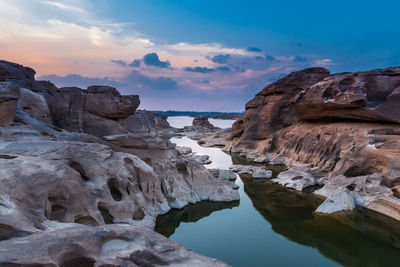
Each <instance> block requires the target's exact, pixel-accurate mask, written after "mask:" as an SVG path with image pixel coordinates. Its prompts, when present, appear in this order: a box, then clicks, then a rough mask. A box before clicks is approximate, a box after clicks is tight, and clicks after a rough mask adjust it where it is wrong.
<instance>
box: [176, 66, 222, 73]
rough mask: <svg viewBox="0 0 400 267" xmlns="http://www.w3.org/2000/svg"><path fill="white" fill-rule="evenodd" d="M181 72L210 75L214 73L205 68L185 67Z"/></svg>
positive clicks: (212, 70)
mask: <svg viewBox="0 0 400 267" xmlns="http://www.w3.org/2000/svg"><path fill="white" fill-rule="evenodd" d="M183 70H184V71H187V72H199V73H210V72H214V71H215V69H210V68H207V67H194V68H192V67H185V68H184V69H183Z"/></svg>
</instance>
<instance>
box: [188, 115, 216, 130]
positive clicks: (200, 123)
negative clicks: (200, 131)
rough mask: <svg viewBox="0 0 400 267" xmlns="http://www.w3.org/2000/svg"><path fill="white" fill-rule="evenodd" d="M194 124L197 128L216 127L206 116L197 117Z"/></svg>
mask: <svg viewBox="0 0 400 267" xmlns="http://www.w3.org/2000/svg"><path fill="white" fill-rule="evenodd" d="M192 126H193V127H195V128H199V127H201V128H207V129H214V125H212V124H211V123H210V122H209V121H208V118H206V117H196V118H194V119H193V122H192Z"/></svg>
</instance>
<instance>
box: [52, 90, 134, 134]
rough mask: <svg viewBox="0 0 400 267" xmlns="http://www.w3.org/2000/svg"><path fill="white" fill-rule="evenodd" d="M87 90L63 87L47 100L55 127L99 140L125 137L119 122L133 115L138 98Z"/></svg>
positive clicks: (110, 92) (105, 91)
mask: <svg viewBox="0 0 400 267" xmlns="http://www.w3.org/2000/svg"><path fill="white" fill-rule="evenodd" d="M89 89H90V90H88V91H87V90H83V89H80V88H77V87H63V88H60V89H58V91H57V93H56V94H54V95H53V96H49V97H48V103H49V107H50V112H51V117H52V120H53V123H54V125H55V126H57V127H60V128H63V129H66V130H69V131H75V132H85V133H88V134H92V135H95V136H99V137H101V136H106V135H115V134H125V133H127V132H128V131H127V130H126V129H125V128H124V127H123V126H122V124H121V122H120V121H119V120H122V119H124V118H126V117H128V116H129V115H130V114H133V113H134V112H135V111H136V108H137V107H138V105H139V102H140V101H139V97H138V96H120V95H119V93H118V91H116V89H115V88H113V87H108V86H93V87H89Z"/></svg>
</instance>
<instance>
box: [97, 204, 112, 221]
mask: <svg viewBox="0 0 400 267" xmlns="http://www.w3.org/2000/svg"><path fill="white" fill-rule="evenodd" d="M97 208H98V209H99V211H100V213H101V216H103V219H104V223H105V224H112V223H114V217H113V216H112V215H111V213H110V211H109V210H108V207H107V206H106V205H105V204H103V203H101V202H99V203H98V204H97Z"/></svg>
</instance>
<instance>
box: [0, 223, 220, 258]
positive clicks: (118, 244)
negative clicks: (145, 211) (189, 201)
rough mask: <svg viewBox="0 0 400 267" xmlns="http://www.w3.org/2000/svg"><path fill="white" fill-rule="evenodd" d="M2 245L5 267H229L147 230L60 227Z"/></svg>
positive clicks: (1, 251) (1, 252) (82, 226)
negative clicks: (164, 266) (32, 266)
mask: <svg viewBox="0 0 400 267" xmlns="http://www.w3.org/2000/svg"><path fill="white" fill-rule="evenodd" d="M60 227H63V228H61V229H58V230H47V231H42V232H39V233H35V234H32V235H30V236H27V237H23V238H16V239H12V240H7V241H2V242H0V265H4V266H27V265H29V266H31V265H32V264H35V266H39V265H40V266H156V265H157V266H160V265H161V266H163V265H182V266H227V265H226V264H224V263H222V262H221V261H218V260H215V259H211V258H207V257H203V256H200V255H198V254H196V253H194V252H192V251H190V250H188V249H186V248H183V247H181V246H179V245H178V244H176V243H174V242H172V241H170V240H168V239H167V238H165V237H163V236H162V235H160V234H157V233H155V232H154V231H151V230H150V229H148V228H143V227H138V226H129V225H107V226H105V225H104V226H98V227H89V226H85V225H78V224H72V225H61V224H60Z"/></svg>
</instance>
